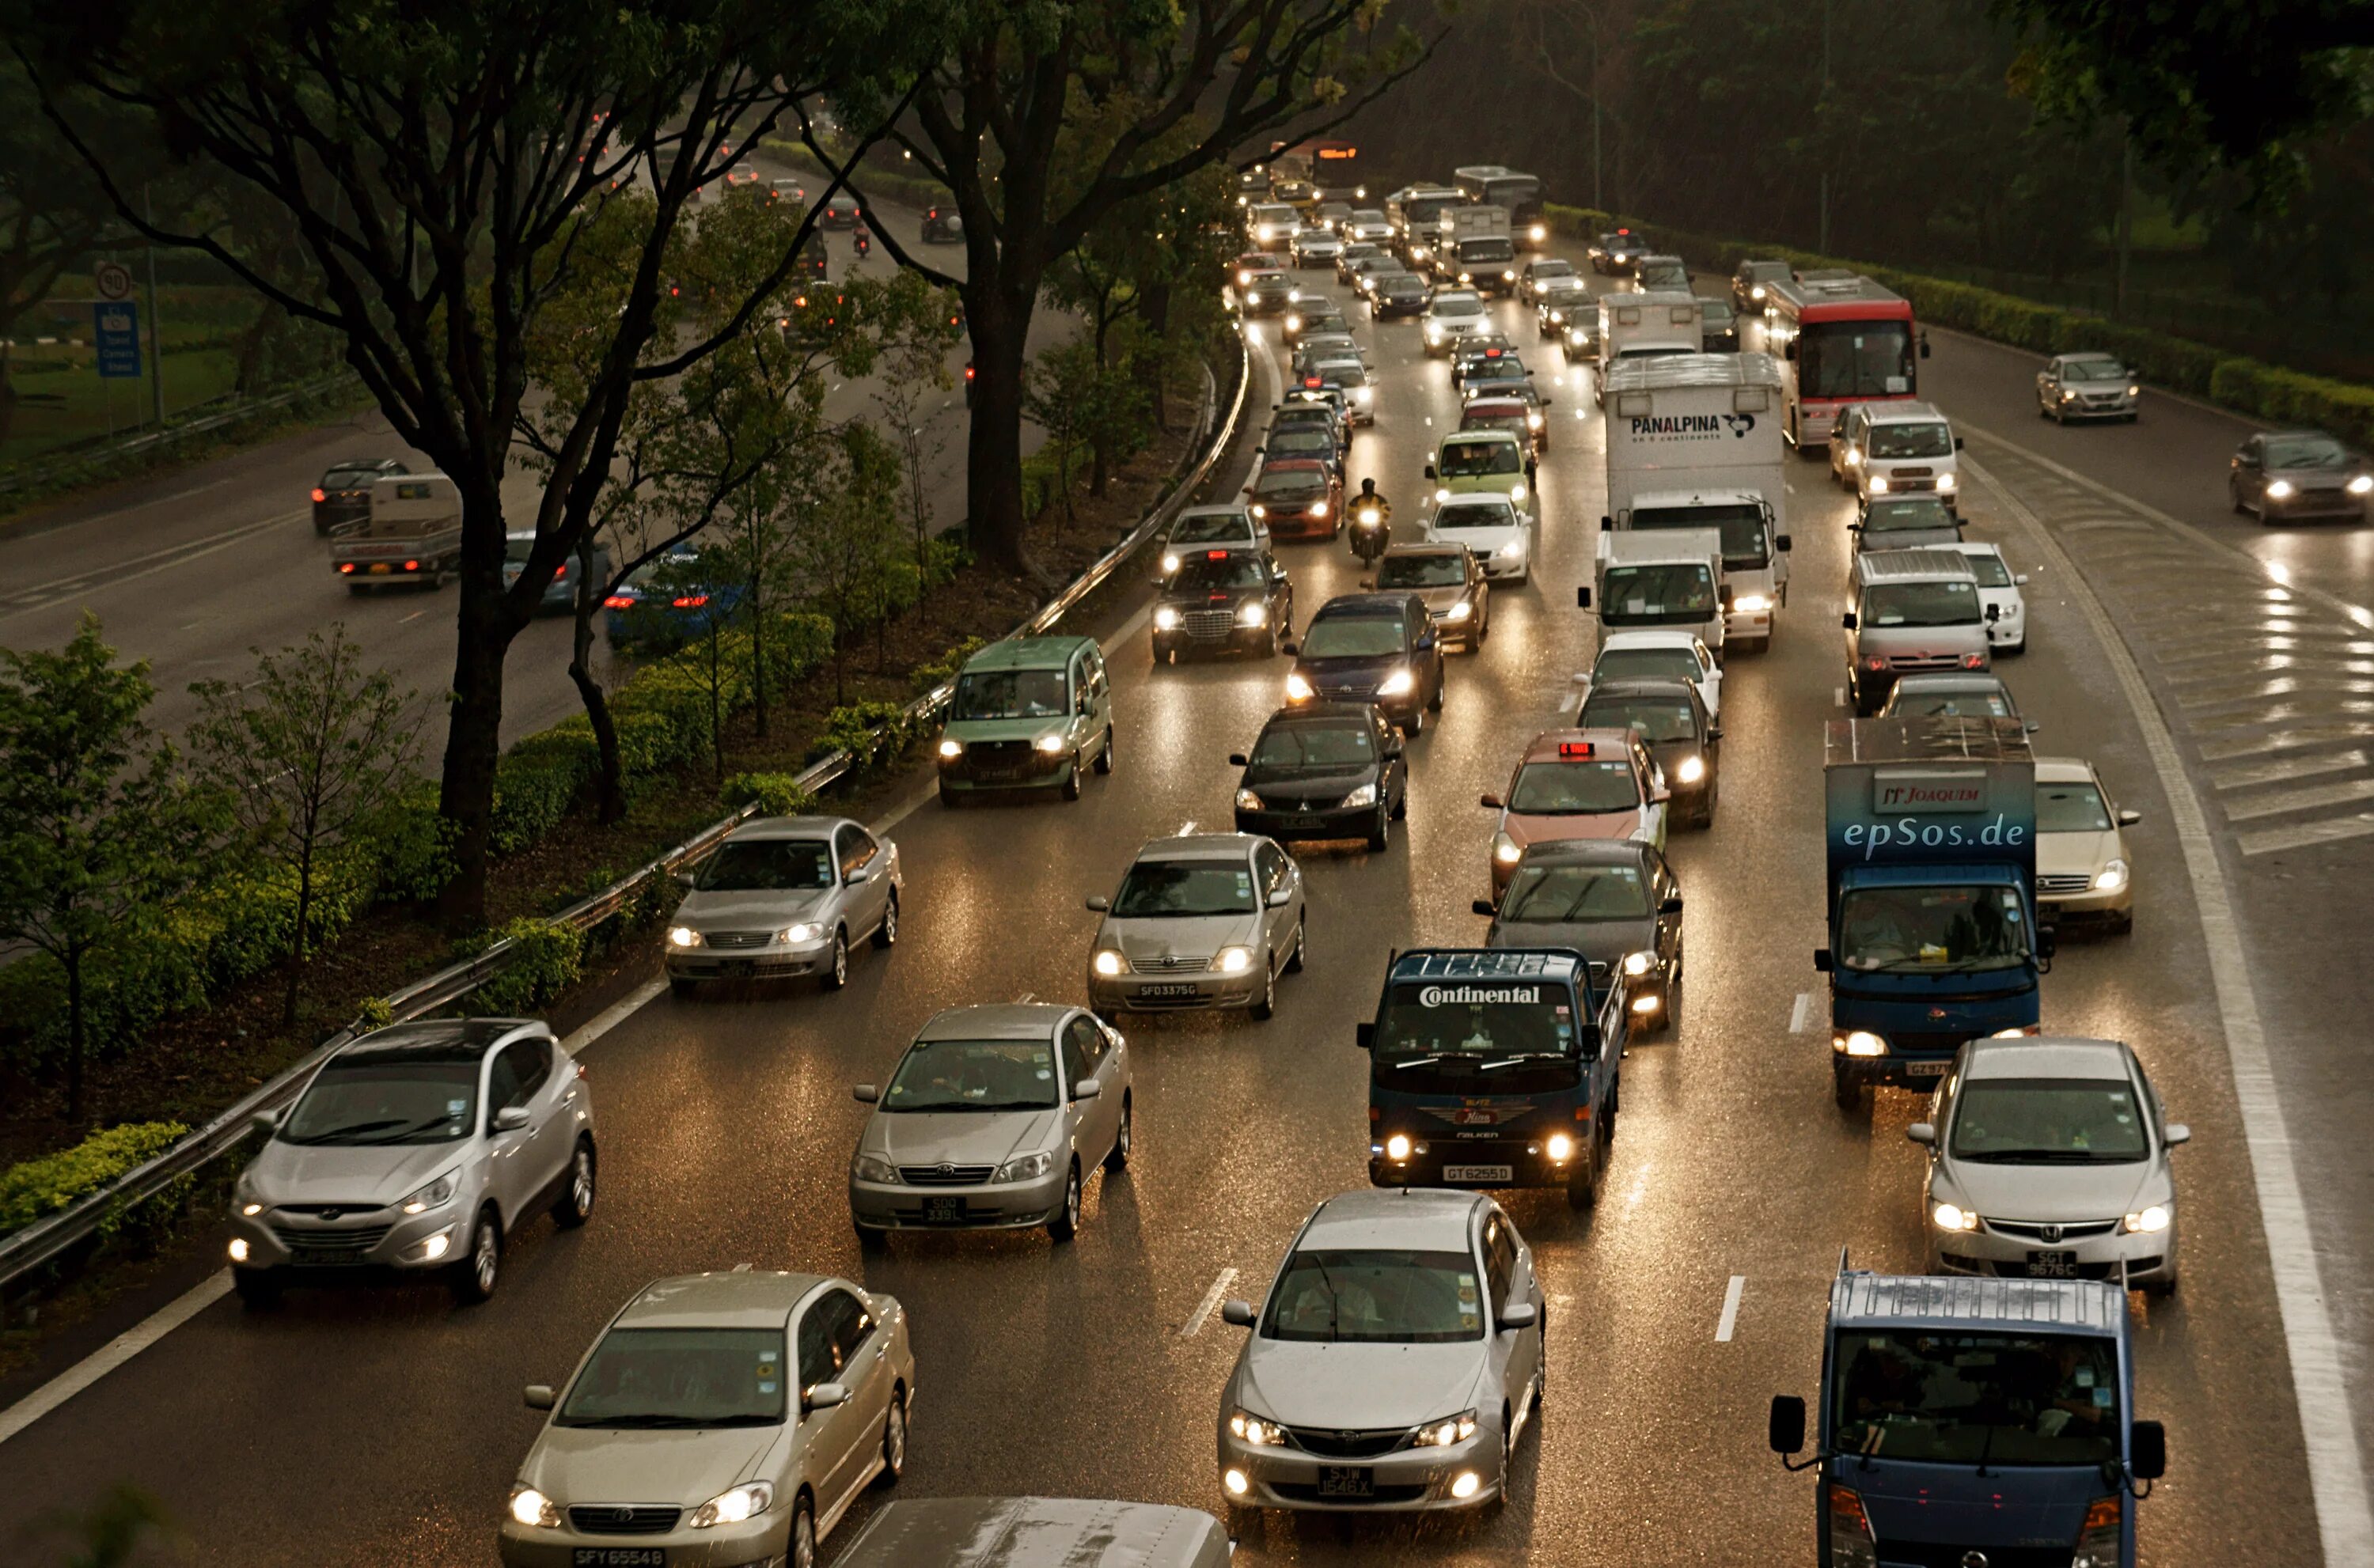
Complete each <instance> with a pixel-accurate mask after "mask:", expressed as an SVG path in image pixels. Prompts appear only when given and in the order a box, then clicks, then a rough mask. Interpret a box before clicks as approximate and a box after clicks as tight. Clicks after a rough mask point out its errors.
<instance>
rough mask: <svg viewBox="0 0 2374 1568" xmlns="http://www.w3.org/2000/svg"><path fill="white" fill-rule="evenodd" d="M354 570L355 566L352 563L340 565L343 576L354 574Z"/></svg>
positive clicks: (347, 562)
mask: <svg viewBox="0 0 2374 1568" xmlns="http://www.w3.org/2000/svg"><path fill="white" fill-rule="evenodd" d="M354 569H355V564H354V562H352V561H340V562H339V563H338V570H339V572H340V573H341V574H342V575H343V574H346V573H349V572H352V571H353V570H354Z"/></svg>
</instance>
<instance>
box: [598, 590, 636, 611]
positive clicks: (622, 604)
mask: <svg viewBox="0 0 2374 1568" xmlns="http://www.w3.org/2000/svg"><path fill="white" fill-rule="evenodd" d="M634 607H635V602H634V600H633V599H631V598H629V596H628V595H626V594H624V593H613V594H612V595H610V596H609V597H608V598H607V599H605V600H603V601H602V608H604V609H605V610H631V609H633V608H634Z"/></svg>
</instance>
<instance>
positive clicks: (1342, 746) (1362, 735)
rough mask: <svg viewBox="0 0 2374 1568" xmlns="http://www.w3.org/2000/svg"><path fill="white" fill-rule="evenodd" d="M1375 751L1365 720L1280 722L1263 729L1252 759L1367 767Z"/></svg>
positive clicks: (1268, 763) (1269, 763)
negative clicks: (1326, 722) (1360, 721)
mask: <svg viewBox="0 0 2374 1568" xmlns="http://www.w3.org/2000/svg"><path fill="white" fill-rule="evenodd" d="M1376 755H1377V754H1376V745H1375V743H1374V742H1373V741H1372V740H1371V739H1370V738H1369V727H1368V726H1367V725H1366V724H1363V723H1357V722H1352V721H1346V722H1343V723H1335V724H1280V725H1277V726H1275V728H1272V729H1268V730H1264V731H1262V738H1261V740H1260V742H1259V743H1257V744H1256V745H1255V746H1254V747H1253V757H1252V762H1253V766H1255V767H1314V768H1342V767H1366V766H1369V763H1370V762H1371V761H1373V760H1374V759H1375V757H1376Z"/></svg>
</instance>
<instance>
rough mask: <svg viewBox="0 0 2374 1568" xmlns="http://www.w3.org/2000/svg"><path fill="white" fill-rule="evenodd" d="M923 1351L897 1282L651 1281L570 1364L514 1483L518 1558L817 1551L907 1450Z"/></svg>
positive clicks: (545, 1566)
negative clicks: (918, 1353)
mask: <svg viewBox="0 0 2374 1568" xmlns="http://www.w3.org/2000/svg"><path fill="white" fill-rule="evenodd" d="M914 1398H915V1352H914V1349H913V1347H912V1346H911V1345H910V1344H909V1342H908V1338H907V1313H906V1309H905V1308H903V1307H901V1306H900V1305H899V1303H898V1300H897V1299H896V1298H895V1297H892V1296H887V1295H883V1294H881V1293H876V1292H871V1291H867V1290H865V1289H864V1288H863V1287H862V1286H858V1285H853V1284H852V1283H850V1282H849V1281H847V1280H835V1279H823V1278H819V1277H817V1275H814V1274H786V1273H777V1272H765V1273H758V1272H735V1273H725V1274H687V1275H679V1276H677V1277H676V1278H674V1279H667V1280H657V1281H652V1283H651V1284H649V1285H646V1286H644V1287H643V1289H642V1290H641V1292H639V1293H637V1294H636V1296H635V1298H634V1300H632V1301H630V1302H629V1303H628V1304H627V1305H626V1306H625V1308H624V1309H623V1310H621V1311H620V1312H619V1313H618V1315H617V1316H616V1317H613V1318H612V1319H610V1324H609V1327H608V1328H605V1329H604V1330H603V1331H602V1337H601V1338H600V1339H598V1340H595V1341H594V1342H593V1349H592V1350H590V1351H588V1352H586V1353H585V1357H584V1359H583V1360H582V1361H580V1362H579V1363H577V1370H576V1372H575V1373H574V1374H572V1375H570V1380H569V1385H568V1388H567V1390H566V1391H565V1392H563V1393H560V1394H558V1395H556V1394H555V1392H554V1390H553V1389H552V1388H551V1387H547V1386H545V1385H541V1384H536V1385H531V1386H530V1387H529V1388H528V1390H527V1403H528V1408H529V1409H530V1410H550V1411H551V1412H552V1415H551V1418H550V1419H549V1420H547V1421H546V1422H545V1425H544V1430H543V1431H542V1432H540V1433H537V1434H536V1439H535V1444H534V1445H532V1446H530V1447H529V1449H528V1451H527V1457H526V1458H525V1459H523V1460H522V1461H521V1462H520V1469H519V1479H518V1480H515V1481H513V1482H512V1483H511V1503H510V1504H509V1506H508V1507H507V1508H506V1509H505V1510H504V1515H503V1522H502V1533H501V1540H500V1548H501V1555H502V1561H503V1562H506V1563H510V1564H513V1565H515V1568H580V1565H582V1564H587V1563H601V1564H634V1563H666V1564H687V1565H697V1568H724V1565H726V1564H735V1563H747V1564H752V1565H753V1568H757V1565H761V1564H763V1565H765V1568H813V1565H814V1564H815V1562H816V1561H817V1542H818V1541H820V1540H822V1539H825V1538H826V1537H827V1536H829V1534H831V1532H832V1527H833V1526H835V1525H836V1524H839V1523H840V1518H841V1515H844V1514H846V1513H847V1512H848V1511H849V1506H850V1504H852V1503H853V1502H854V1501H856V1499H857V1497H858V1496H859V1495H860V1494H861V1493H862V1492H864V1490H865V1488H866V1487H867V1486H868V1485H870V1484H871V1483H873V1481H874V1480H876V1478H877V1477H878V1478H880V1479H881V1480H882V1481H883V1482H884V1483H885V1484H886V1485H887V1484H893V1483H895V1482H897V1480H899V1473H900V1472H901V1471H902V1470H904V1469H906V1465H907V1418H908V1415H909V1413H910V1411H911V1407H912V1405H913V1403H914Z"/></svg>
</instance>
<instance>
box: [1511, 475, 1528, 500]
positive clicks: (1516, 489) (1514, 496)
mask: <svg viewBox="0 0 2374 1568" xmlns="http://www.w3.org/2000/svg"><path fill="white" fill-rule="evenodd" d="M1509 499H1510V500H1512V501H1514V502H1516V503H1517V504H1518V505H1519V506H1522V505H1524V501H1525V482H1524V481H1523V480H1522V479H1520V480H1518V481H1517V482H1516V483H1515V484H1514V485H1511V486H1509Z"/></svg>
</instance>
